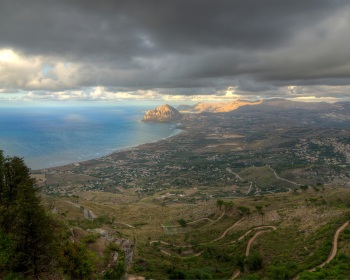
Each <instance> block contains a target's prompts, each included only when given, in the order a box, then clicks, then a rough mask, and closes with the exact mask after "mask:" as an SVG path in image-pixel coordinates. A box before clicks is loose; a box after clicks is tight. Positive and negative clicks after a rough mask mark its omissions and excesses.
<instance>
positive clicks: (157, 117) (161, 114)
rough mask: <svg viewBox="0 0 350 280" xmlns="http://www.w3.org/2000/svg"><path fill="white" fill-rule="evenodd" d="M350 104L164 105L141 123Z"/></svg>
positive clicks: (275, 101) (274, 101)
mask: <svg viewBox="0 0 350 280" xmlns="http://www.w3.org/2000/svg"><path fill="white" fill-rule="evenodd" d="M349 104H350V103H347V102H339V103H327V102H300V101H291V100H286V99H282V98H274V99H265V100H258V101H246V100H234V101H232V102H226V103H225V102H215V103H206V102H200V103H197V104H195V105H192V106H191V105H180V106H178V107H177V109H175V108H174V107H172V106H170V105H168V104H165V105H162V106H159V107H157V108H155V109H153V110H150V111H147V112H146V114H145V116H144V118H143V121H145V122H176V121H178V120H180V119H181V118H182V116H183V115H182V114H181V113H183V114H186V113H226V112H231V111H234V110H236V109H238V108H241V107H242V109H243V107H244V108H246V109H248V108H250V107H251V108H252V109H253V108H254V109H255V110H268V111H271V110H276V109H278V110H280V109H281V108H282V109H283V108H284V109H304V110H310V111H319V110H326V111H327V110H337V111H338V110H339V111H342V110H344V109H347V107H349Z"/></svg>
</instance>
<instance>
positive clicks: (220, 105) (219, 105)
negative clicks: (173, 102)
mask: <svg viewBox="0 0 350 280" xmlns="http://www.w3.org/2000/svg"><path fill="white" fill-rule="evenodd" d="M261 103H262V101H261V100H258V101H246V100H234V101H232V102H228V103H225V102H215V103H206V102H200V103H197V104H195V105H193V106H189V105H180V106H179V107H178V108H177V109H178V110H179V111H181V112H184V113H203V112H210V113H225V112H230V111H233V110H236V109H237V108H239V107H241V106H246V105H258V104H261Z"/></svg>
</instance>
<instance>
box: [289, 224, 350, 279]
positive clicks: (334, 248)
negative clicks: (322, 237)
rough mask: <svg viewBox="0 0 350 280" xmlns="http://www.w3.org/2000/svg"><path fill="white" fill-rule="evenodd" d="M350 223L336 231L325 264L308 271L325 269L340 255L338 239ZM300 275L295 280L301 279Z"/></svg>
mask: <svg viewBox="0 0 350 280" xmlns="http://www.w3.org/2000/svg"><path fill="white" fill-rule="evenodd" d="M349 222H350V221H346V222H345V223H344V224H342V225H341V226H340V227H339V228H338V229H337V230H336V231H335V234H334V236H333V242H332V250H331V251H330V253H329V255H328V258H327V259H326V260H325V261H324V262H323V263H321V264H320V265H318V266H316V267H314V268H311V269H309V270H308V271H309V272H314V271H316V269H317V268H322V267H324V266H325V265H326V264H327V263H329V262H331V261H332V260H333V259H334V258H335V256H336V255H337V253H338V238H339V234H340V233H341V232H342V231H343V230H344V229H345V228H346V227H347V226H348V225H349ZM299 275H300V274H298V275H297V276H295V277H294V278H293V280H297V279H299Z"/></svg>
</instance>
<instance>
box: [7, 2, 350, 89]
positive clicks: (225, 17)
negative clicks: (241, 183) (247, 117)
mask: <svg viewBox="0 0 350 280" xmlns="http://www.w3.org/2000/svg"><path fill="white" fill-rule="evenodd" d="M0 2H1V10H0V26H1V28H0V48H13V49H16V50H19V51H21V52H22V53H23V54H25V55H40V56H48V57H54V58H56V59H58V60H61V61H68V62H72V63H77V64H79V67H78V68H77V69H78V70H77V71H78V72H77V73H76V74H75V75H76V76H77V77H76V78H75V84H74V83H73V82H70V83H69V84H68V85H67V84H62V85H59V83H58V85H57V87H58V88H60V87H61V88H62V89H66V88H73V87H82V86H85V87H88V86H97V85H103V86H107V87H126V88H139V89H151V88H180V89H188V90H181V92H182V91H183V92H185V93H186V94H189V95H190V94H191V89H192V88H209V87H212V88H222V87H225V86H230V85H236V86H238V87H239V88H240V89H241V90H242V91H250V92H259V91H267V90H268V91H272V90H273V89H274V88H275V87H280V86H284V85H289V84H293V83H300V84H308V83H310V84H313V83H314V81H322V83H324V84H330V85H336V84H337V83H339V82H341V83H344V84H350V82H349V80H347V79H346V77H347V75H348V73H349V71H350V64H349V63H348V61H350V60H349V59H350V51H349V50H348V47H347V46H348V45H349V40H350V34H349V33H350V29H349V16H348V14H349V4H348V2H347V1H340V0H293V1H281V0H266V1H263V0H259V1H257V0H229V1H224V0H220V1H213V0H210V1H208V0H196V1H195V0H171V1H170V0H157V1H154V0H153V1H152V0H149V1H145V0H139V1H135V0H128V1H126V0H125V1H121V0H119V1H117V0H116V1H113V0H109V1H106V0H100V1H96V0H95V1H90V0H80V1H79V0H70V1H68V0H61V1H56V0H55V1H54V0H45V1H44V0H41V1H39V0H32V1H17V0H12V1H6V0H0ZM344 81H345V82H344ZM9 86H11V85H9ZM56 89H57V88H56ZM174 92H176V91H174ZM196 92H201V90H196ZM205 92H207V91H206V90H205Z"/></svg>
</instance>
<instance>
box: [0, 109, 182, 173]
mask: <svg viewBox="0 0 350 280" xmlns="http://www.w3.org/2000/svg"><path fill="white" fill-rule="evenodd" d="M148 109H150V108H143V107H112V106H95V107H93V106H88V107H73V106H68V107H9V108H7V107H1V108H0V150H3V151H4V154H5V155H9V156H19V157H23V158H24V161H25V163H26V164H27V165H28V167H30V168H31V169H41V168H47V167H54V166H60V165H65V164H68V163H73V162H79V161H84V160H88V159H93V158H98V157H101V156H105V155H108V154H111V153H112V152H114V151H117V150H120V149H123V148H128V147H132V146H136V145H139V144H143V143H149V142H153V141H157V140H160V139H163V138H166V137H169V136H171V135H173V134H175V133H177V132H178V131H177V130H176V129H174V127H173V126H171V125H170V124H151V123H143V122H140V120H141V119H142V117H143V115H144V112H145V110H148Z"/></svg>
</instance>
